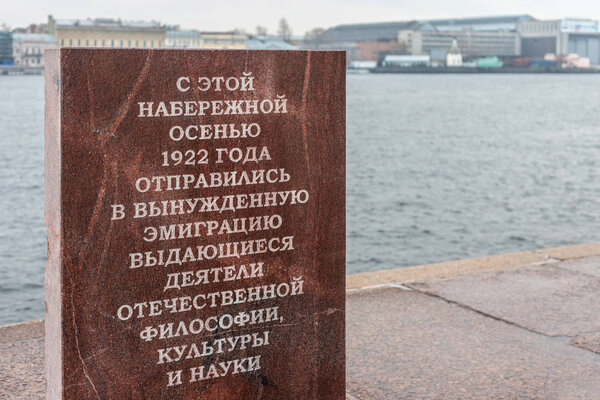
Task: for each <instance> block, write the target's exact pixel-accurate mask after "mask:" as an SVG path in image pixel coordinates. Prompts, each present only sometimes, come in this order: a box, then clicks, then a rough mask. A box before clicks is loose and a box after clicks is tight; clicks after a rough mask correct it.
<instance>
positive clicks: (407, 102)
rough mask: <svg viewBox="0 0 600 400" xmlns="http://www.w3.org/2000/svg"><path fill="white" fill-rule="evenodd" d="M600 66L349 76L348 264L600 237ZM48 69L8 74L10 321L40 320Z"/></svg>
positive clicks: (3, 186)
mask: <svg viewBox="0 0 600 400" xmlns="http://www.w3.org/2000/svg"><path fill="white" fill-rule="evenodd" d="M599 84H600V76H599V75H484V74H481V75H476V74H474V75H442V74H440V75H367V74H365V75H349V76H348V95H347V101H348V106H347V115H348V117H347V124H348V126H347V136H348V139H347V143H348V144H347V160H348V165H347V171H348V177H347V203H348V205H347V215H348V233H347V238H348V242H347V243H348V251H347V255H348V262H347V272H348V273H356V272H364V271H375V270H379V269H389V268H397V267H404V266H409V265H417V264H425V263H432V262H437V261H445V260H453V259H461V258H467V257H475V256H485V255H490V254H497V253H504V252H514V251H520V250H527V249H535V248H541V247H551V246H559V245H565V244H574V243H581V242H587V241H597V240H599V235H598V233H599V232H600V219H599V218H598V210H600V207H599V203H600V179H598V174H599V173H600V168H599V164H600V91H599V90H598V89H597V88H598V86H599ZM43 101H44V99H43V78H42V77H41V76H10V77H7V76H0V110H1V111H0V324H6V323H12V322H18V321H25V320H29V319H36V318H42V317H43V314H44V303H43V271H44V264H45V260H46V239H45V228H44V220H43V151H44V142H43V106H44V105H43Z"/></svg>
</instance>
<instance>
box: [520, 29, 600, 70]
mask: <svg viewBox="0 0 600 400" xmlns="http://www.w3.org/2000/svg"><path fill="white" fill-rule="evenodd" d="M517 30H518V33H519V35H520V37H521V48H522V51H521V54H522V55H523V56H526V57H544V55H546V54H549V53H550V54H557V55H560V56H566V55H568V54H577V55H579V56H580V57H585V58H589V60H590V64H591V65H596V66H597V65H600V32H599V30H598V21H593V20H589V19H562V20H550V21H539V20H531V21H524V22H522V23H520V24H519V25H518V28H517Z"/></svg>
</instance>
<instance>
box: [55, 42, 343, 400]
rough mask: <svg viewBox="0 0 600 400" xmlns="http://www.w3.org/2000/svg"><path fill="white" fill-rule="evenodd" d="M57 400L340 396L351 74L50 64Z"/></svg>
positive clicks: (100, 54)
mask: <svg viewBox="0 0 600 400" xmlns="http://www.w3.org/2000/svg"><path fill="white" fill-rule="evenodd" d="M45 82H46V83H45V85H46V126H45V130H46V133H45V157H46V158H45V191H46V193H45V208H46V210H45V217H46V222H47V234H48V248H49V251H48V252H49V260H48V264H47V267H46V283H45V299H46V308H47V311H46V321H45V324H46V379H47V398H48V399H51V400H55V399H65V400H88V399H91V400H94V399H97V400H100V399H101V400H105V399H110V400H112V399H118V400H123V399H126V400H129V399H152V400H157V399H182V400H191V399H225V400H232V399H243V400H246V399H273V400H288V399H290V400H299V399H318V400H337V399H344V397H345V394H344V392H345V348H344V339H345V334H344V318H345V295H344V286H345V55H344V53H343V52H338V51H326V52H321V51H246V50H222V51H218V50H217V51H212V50H162V49H157V50H145V49H75V48H62V49H55V50H50V51H48V52H47V53H46V81H45Z"/></svg>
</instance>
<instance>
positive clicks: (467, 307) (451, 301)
mask: <svg viewBox="0 0 600 400" xmlns="http://www.w3.org/2000/svg"><path fill="white" fill-rule="evenodd" d="M406 286H408V287H410V288H411V289H413V290H415V291H417V292H419V293H421V294H424V295H425V296H430V297H433V298H435V299H439V300H442V301H444V302H446V303H448V304H453V305H455V306H458V307H460V308H463V309H465V310H469V311H472V312H474V313H477V314H479V315H482V316H484V317H488V318H491V319H493V320H495V321H499V322H504V323H505V324H508V325H511V326H514V327H516V328H520V329H523V330H525V331H527V332H530V333H535V334H537V335H542V336H545V337H549V338H553V337H555V336H553V335H547V334H545V333H543V332H538V331H536V330H534V329H531V328H528V327H526V326H523V325H520V324H518V323H516V322H513V321H510V320H507V319H505V318H502V317H497V316H495V315H493V314H489V313H486V312H485V311H481V310H478V309H476V308H473V307H471V306H469V305H466V304H463V303H460V302H458V301H456V300H451V299H448V298H445V297H444V296H442V295H439V294H437V293H433V292H428V291H425V290H421V289H419V288H418V287H415V286H413V285H410V284H408V285H406Z"/></svg>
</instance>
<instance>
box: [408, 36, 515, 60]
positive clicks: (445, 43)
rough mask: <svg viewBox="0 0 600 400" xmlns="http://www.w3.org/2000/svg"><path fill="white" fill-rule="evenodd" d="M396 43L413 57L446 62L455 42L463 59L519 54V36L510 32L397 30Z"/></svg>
mask: <svg viewBox="0 0 600 400" xmlns="http://www.w3.org/2000/svg"><path fill="white" fill-rule="evenodd" d="M398 41H399V42H401V43H407V51H408V53H410V54H413V55H422V54H428V55H430V56H431V57H432V58H433V59H434V60H445V59H446V54H447V53H448V49H450V47H451V46H452V43H453V42H454V41H456V42H457V45H458V48H459V49H460V52H461V54H462V55H463V57H466V58H474V57H486V56H503V57H515V56H518V55H520V54H521V40H520V38H519V35H518V33H516V32H510V31H495V32H485V31H476V30H473V29H464V30H461V31H436V30H429V29H422V30H411V31H400V32H399V33H398Z"/></svg>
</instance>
